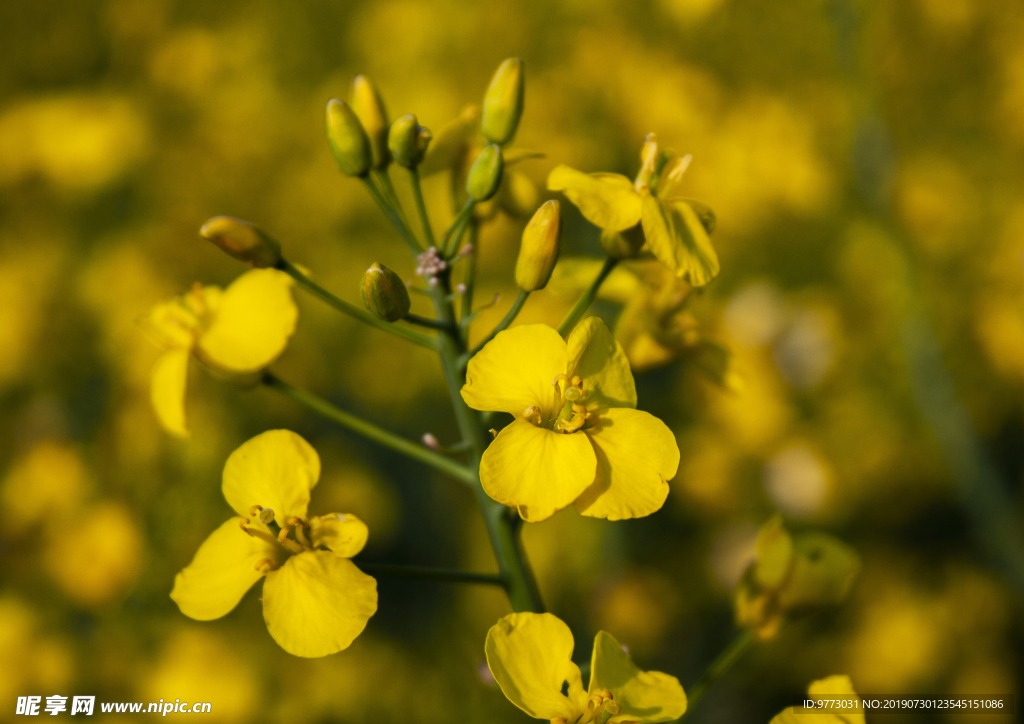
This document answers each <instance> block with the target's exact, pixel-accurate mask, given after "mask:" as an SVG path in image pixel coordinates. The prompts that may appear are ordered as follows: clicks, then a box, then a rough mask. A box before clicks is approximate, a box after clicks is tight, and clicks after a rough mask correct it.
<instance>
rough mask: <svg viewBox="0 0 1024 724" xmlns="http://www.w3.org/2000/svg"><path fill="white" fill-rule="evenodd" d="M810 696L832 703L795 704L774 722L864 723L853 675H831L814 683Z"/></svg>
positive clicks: (791, 723) (808, 723)
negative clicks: (851, 678)
mask: <svg viewBox="0 0 1024 724" xmlns="http://www.w3.org/2000/svg"><path fill="white" fill-rule="evenodd" d="M807 698H808V699H810V700H811V701H822V702H828V708H813V709H809V708H805V707H802V706H800V707H797V706H791V707H789V708H788V709H786V710H785V711H783V712H782V713H780V714H778V715H776V716H775V717H774V718H773V719H772V721H771V724H864V710H863V709H861V707H860V697H858V696H857V692H855V691H854V690H853V682H852V681H850V677H849V676H842V675H840V676H829V677H827V678H825V679H819V680H818V681H815V682H813V683H811V685H810V686H809V687H807Z"/></svg>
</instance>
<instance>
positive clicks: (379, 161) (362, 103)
mask: <svg viewBox="0 0 1024 724" xmlns="http://www.w3.org/2000/svg"><path fill="white" fill-rule="evenodd" d="M351 103H352V110H353V111H354V112H355V114H356V117H357V118H359V122H360V123H361V124H362V126H363V130H364V131H366V137H367V138H368V139H369V141H370V153H371V156H372V159H371V165H372V166H373V168H384V167H385V166H387V165H388V164H389V163H390V162H391V154H390V153H389V152H388V112H387V110H386V109H385V108H384V100H383V99H382V98H381V97H380V93H379V92H378V91H377V88H376V86H374V84H373V83H372V82H371V81H370V79H369V78H367V77H366V76H365V75H357V76H356V77H355V78H354V79H353V81H352V100H351Z"/></svg>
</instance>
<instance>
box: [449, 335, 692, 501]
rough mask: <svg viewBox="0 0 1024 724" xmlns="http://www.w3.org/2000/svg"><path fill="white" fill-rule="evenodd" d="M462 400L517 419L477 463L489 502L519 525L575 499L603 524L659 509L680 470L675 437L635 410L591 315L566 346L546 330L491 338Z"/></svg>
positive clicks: (627, 375)
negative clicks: (507, 510)
mask: <svg viewBox="0 0 1024 724" xmlns="http://www.w3.org/2000/svg"><path fill="white" fill-rule="evenodd" d="M466 379H467V382H466V385H465V387H463V388H462V398H463V399H464V400H465V401H466V404H467V405H469V406H470V407H472V408H474V409H477V410H500V411H502V412H507V413H509V414H511V415H514V416H515V418H516V419H515V421H514V422H512V423H511V424H510V425H508V426H507V427H505V428H504V429H503V430H502V431H501V432H500V433H498V436H497V437H496V438H495V440H494V442H492V443H491V445H490V447H488V448H487V450H486V451H485V452H484V456H483V459H482V460H481V462H480V480H481V482H482V483H483V487H484V490H486V491H487V494H488V495H490V496H491V497H492V498H494V499H495V500H497V501H498V502H500V503H504V504H505V505H510V506H516V507H518V508H519V514H520V515H521V516H522V517H523V519H524V520H528V521H538V520H544V519H545V518H549V517H551V516H552V515H554V513H555V512H556V511H558V510H561V509H562V508H565V507H566V506H568V505H569V504H570V503H573V502H574V501H575V506H576V510H578V511H579V512H580V513H582V514H583V515H588V516H592V517H595V518H607V519H609V520H621V519H623V518H638V517H643V516H645V515H650V514H651V513H653V512H655V511H657V510H658V509H659V508H661V506H662V504H663V503H664V502H665V498H666V497H667V496H668V482H667V481H668V480H669V479H670V478H672V477H673V476H674V475H675V474H676V468H677V467H678V466H679V448H678V447H677V445H676V439H675V436H674V435H673V434H672V431H671V430H669V429H668V427H667V426H666V425H665V423H663V422H662V421H661V420H659V419H658V418H656V417H654V416H653V415H650V414H648V413H646V412H641V411H639V410H636V409H634V408H635V407H636V388H635V387H634V385H633V375H632V373H631V372H630V371H629V362H628V361H627V360H626V355H625V353H624V352H623V351H622V347H621V346H620V345H619V343H618V342H616V341H615V339H614V338H613V337H612V334H611V332H610V331H609V330H608V327H606V326H605V324H604V322H602V321H601V320H600V319H598V318H597V317H590V318H588V319H585V320H583V321H582V322H580V323H579V324H578V325H577V326H576V328H575V329H574V330H573V331H572V333H571V334H570V335H569V339H568V340H563V339H562V338H561V337H560V336H559V334H558V332H556V331H555V330H554V329H552V328H551V327H548V326H547V325H544V324H524V325H520V326H518V327H514V328H512V329H509V330H506V331H504V332H501V333H500V334H498V335H497V336H496V337H495V338H494V339H493V340H491V341H490V342H489V343H488V344H487V345H486V346H485V347H484V348H483V349H482V350H481V351H480V352H479V353H478V354H477V355H476V356H475V357H473V359H471V360H470V362H469V368H468V370H467V372H466Z"/></svg>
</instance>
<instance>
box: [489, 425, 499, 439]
mask: <svg viewBox="0 0 1024 724" xmlns="http://www.w3.org/2000/svg"><path fill="white" fill-rule="evenodd" d="M487 432H489V433H491V437H497V436H498V431H497V430H495V429H494V428H493V427H492V428H491V429H490V430H488V431H487Z"/></svg>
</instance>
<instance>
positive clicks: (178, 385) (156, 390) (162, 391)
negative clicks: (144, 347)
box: [149, 348, 189, 437]
mask: <svg viewBox="0 0 1024 724" xmlns="http://www.w3.org/2000/svg"><path fill="white" fill-rule="evenodd" d="M188 356H189V351H188V348H185V349H174V350H171V351H170V352H164V353H163V354H162V355H161V356H160V359H158V360H157V362H156V366H155V367H153V377H152V378H151V380H150V386H149V398H150V400H151V401H152V403H153V410H154V411H155V412H156V419H157V420H159V421H160V426H161V427H163V429H164V430H166V431H167V432H169V433H170V434H172V435H176V436H178V437H188V429H187V428H186V427H185V386H186V381H187V378H188Z"/></svg>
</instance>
